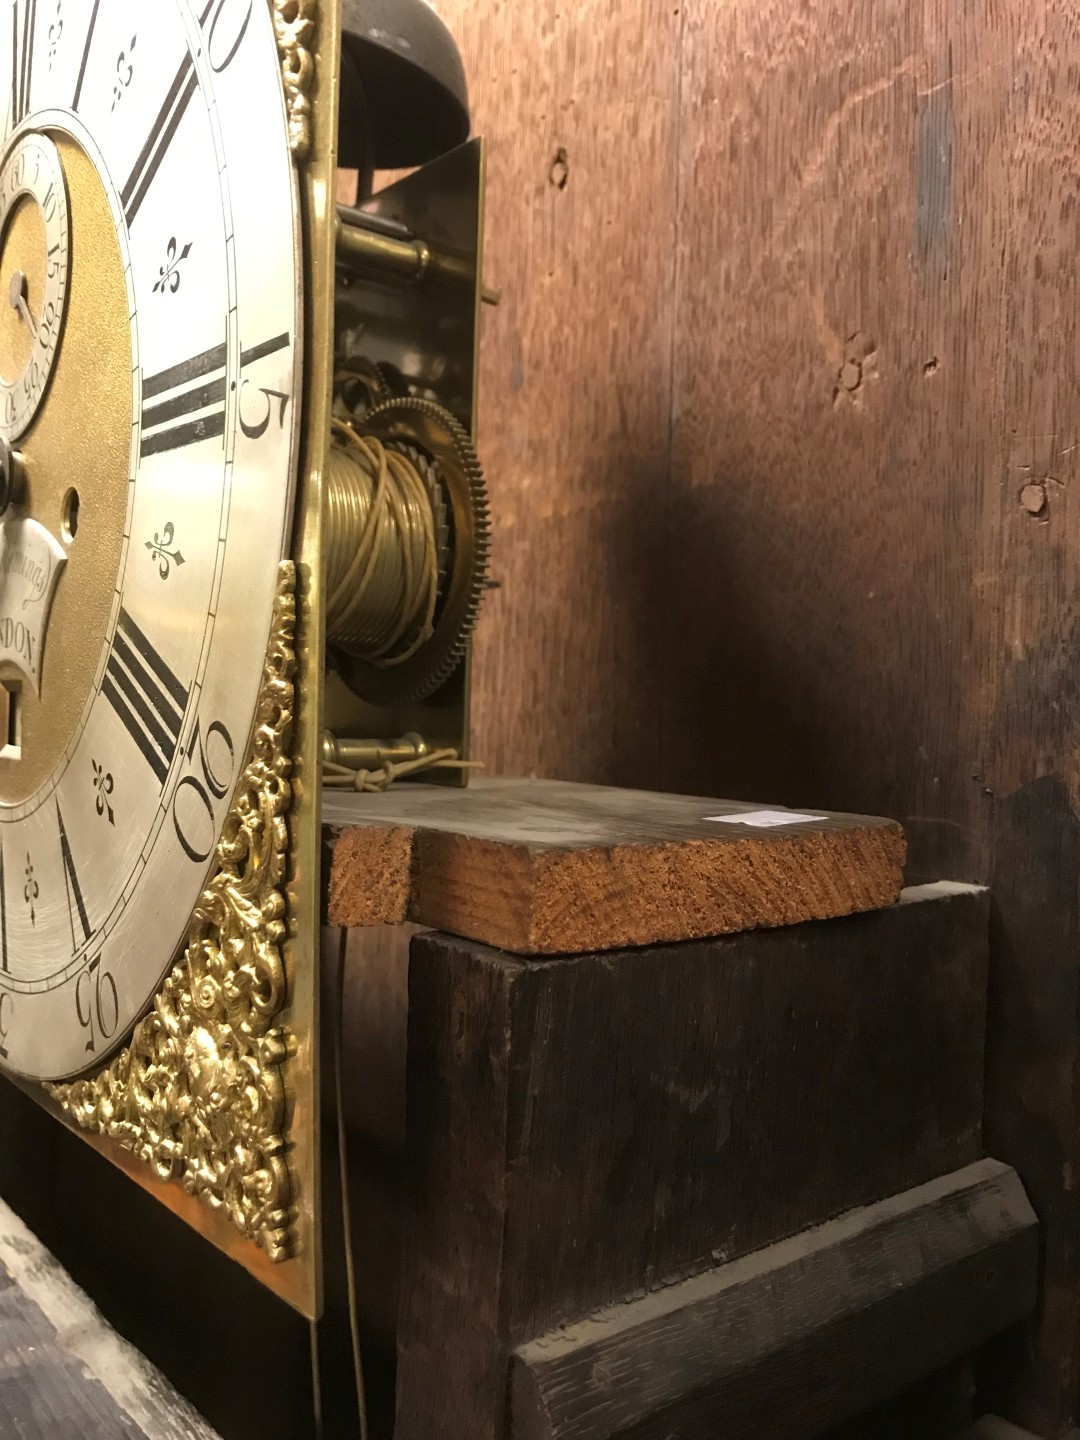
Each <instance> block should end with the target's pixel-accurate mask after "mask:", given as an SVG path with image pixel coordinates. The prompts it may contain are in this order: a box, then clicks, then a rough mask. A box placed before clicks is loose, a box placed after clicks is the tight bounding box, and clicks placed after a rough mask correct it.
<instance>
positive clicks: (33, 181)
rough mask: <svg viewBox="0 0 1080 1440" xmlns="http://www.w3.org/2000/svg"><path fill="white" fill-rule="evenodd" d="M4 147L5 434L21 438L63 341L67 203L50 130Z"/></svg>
mask: <svg viewBox="0 0 1080 1440" xmlns="http://www.w3.org/2000/svg"><path fill="white" fill-rule="evenodd" d="M4 153H5V160H4V164H3V168H2V169H0V286H2V287H3V292H4V295H5V296H6V297H7V304H8V313H7V315H6V317H5V320H4V322H3V328H2V330H0V335H2V340H0V352H2V358H0V435H3V437H4V438H5V439H7V440H16V439H18V437H19V436H20V435H21V434H22V433H23V431H24V430H25V429H26V428H27V426H28V425H29V424H30V422H31V420H33V418H34V415H35V413H36V411H37V408H38V406H39V405H40V403H41V400H42V397H43V395H44V394H45V389H46V387H47V385H48V383H49V377H50V375H51V374H52V368H53V362H54V360H55V359H56V348H57V345H58V344H59V342H60V332H61V329H62V327H63V323H64V305H65V300H66V298H67V277H68V233H69V232H68V203H67V183H66V181H65V179H64V170H63V166H62V165H61V163H60V155H59V152H58V151H57V148H56V146H55V145H54V144H53V142H52V141H51V140H50V139H49V138H48V136H46V135H39V134H35V133H34V132H32V131H31V132H28V133H26V134H23V135H21V136H19V137H18V138H17V139H16V140H15V141H14V142H13V143H12V144H10V145H8V146H7V148H6V150H5V152H4ZM24 267H25V268H24ZM31 276H32V277H33V281H31Z"/></svg>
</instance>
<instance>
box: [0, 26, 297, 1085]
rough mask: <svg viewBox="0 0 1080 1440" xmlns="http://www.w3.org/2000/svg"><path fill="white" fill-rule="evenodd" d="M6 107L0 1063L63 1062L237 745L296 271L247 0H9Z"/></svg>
mask: <svg viewBox="0 0 1080 1440" xmlns="http://www.w3.org/2000/svg"><path fill="white" fill-rule="evenodd" d="M5 90H6V94H5V93H4V91H5ZM4 115H6V121H4V122H3V126H2V129H3V140H2V143H0V387H2V390H0V440H2V441H3V442H4V444H3V445H2V446H0V458H2V459H3V462H4V465H5V466H6V467H7V470H8V471H10V474H11V475H12V476H13V477H15V483H13V484H12V486H11V487H10V493H11V503H10V504H9V505H8V507H7V509H6V510H5V511H4V513H3V516H2V518H0V1067H4V1068H7V1069H9V1070H11V1071H13V1072H15V1073H17V1074H19V1075H22V1076H25V1077H29V1078H31V1079H35V1080H58V1079H66V1078H69V1077H71V1076H74V1075H78V1074H84V1073H88V1072H92V1071H94V1070H97V1069H100V1068H101V1066H102V1064H103V1062H104V1061H105V1059H106V1057H107V1056H108V1055H109V1053H110V1052H111V1051H113V1050H115V1049H116V1047H117V1046H118V1045H120V1044H121V1043H122V1042H123V1041H124V1039H125V1038H126V1037H127V1035H129V1034H130V1032H131V1029H132V1026H133V1025H134V1024H135V1022H136V1021H137V1020H138V1019H139V1018H140V1016H141V1015H143V1014H144V1013H145V1012H146V1011H147V1009H148V1008H149V1006H150V1005H151V1004H152V1002H153V998H154V995H155V993H156V992H157V990H158V989H159V987H160V985H161V983H162V980H163V978H164V976H165V975H166V974H167V973H168V971H169V969H170V968H171V966H172V965H173V964H174V963H175V961H176V959H177V957H178V956H179V955H180V954H181V953H182V950H183V946H184V943H185V938H186V935H187V930H188V924H189V920H190V916H191V914H192V911H193V909H194V907H195V905H196V902H197V900H198V898H199V895H200V893H201V891H202V890H203V888H204V886H205V884H206V882H207V878H208V876H209V874H210V871H211V868H212V866H213V863H214V857H215V851H216V846H217V843H218V840H219V838H220V835H221V831H222V827H223V825H224V824H225V821H226V816H227V815H228V811H229V807H230V804H231V802H232V798H233V792H234V789H235V787H236V785H237V782H238V780H239V778H240V775H241V773H242V770H243V767H244V763H245V759H246V755H247V752H248V749H249V746H250V743H251V737H252V729H253V723H254V716H255V711H256V706H257V702H258V697H259V692H260V686H261V680H262V672H263V665H264V660H265V657H266V650H267V642H268V638H269V635H270V629H271V619H272V615H273V608H274V598H275V593H276V590H277V585H278V576H279V569H280V564H281V561H282V559H283V558H284V557H285V556H287V554H288V553H289V546H290V534H291V523H292V520H291V516H292V504H293V484H294V471H295V453H296V443H297V434H298V422H299V413H298V412H299V408H300V406H299V398H298V384H299V377H300V355H299V338H298V337H299V336H300V335H301V333H302V317H301V314H300V299H299V296H300V293H301V277H302V270H301V263H300V253H299V241H298V238H297V236H298V222H297V200H296V190H295V185H296V179H295V170H294V165H293V160H292V154H291V151H290V146H289V135H288V128H287V123H286V112H285V101H284V96H283V93H282V83H281V60H280V56H279V54H278V49H277V43H276V40H275V36H274V31H273V26H272V22H271V17H270V10H269V7H268V6H267V4H266V0H153V3H152V4H148V3H147V0H14V3H13V0H0V118H2V117H3V116H4Z"/></svg>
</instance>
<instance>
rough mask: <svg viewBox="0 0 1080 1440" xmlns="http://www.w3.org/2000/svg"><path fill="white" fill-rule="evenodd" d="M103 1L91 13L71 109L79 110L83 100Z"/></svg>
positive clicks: (99, 0) (95, 4)
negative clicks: (84, 83) (91, 51)
mask: <svg viewBox="0 0 1080 1440" xmlns="http://www.w3.org/2000/svg"><path fill="white" fill-rule="evenodd" d="M100 6H101V0H94V8H93V10H91V11H90V24H89V25H88V26H87V27H86V41H85V43H84V45H83V53H82V60H81V62H80V64H79V78H78V80H76V82H75V98H74V100H72V102H71V108H72V109H73V110H78V108H79V101H80V100H81V99H82V87H83V81H84V80H85V79H86V63H87V61H88V60H89V59H90V46H91V45H92V44H93V43H94V30H95V28H96V26H97V17H98V10H99V8H100Z"/></svg>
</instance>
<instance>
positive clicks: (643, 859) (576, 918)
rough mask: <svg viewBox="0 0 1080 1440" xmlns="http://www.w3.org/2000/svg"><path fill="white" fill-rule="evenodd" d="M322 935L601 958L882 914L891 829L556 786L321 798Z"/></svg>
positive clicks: (414, 789) (497, 785)
mask: <svg viewBox="0 0 1080 1440" xmlns="http://www.w3.org/2000/svg"><path fill="white" fill-rule="evenodd" d="M323 823H324V826H325V827H326V829H327V833H328V837H329V838H328V842H327V843H328V845H329V848H330V850H331V852H332V862H331V867H330V890H329V904H328V918H329V921H330V923H331V924H332V925H341V926H356V925H375V924H380V923H382V922H393V921H395V920H401V919H404V918H408V919H409V920H411V921H413V922H415V923H416V924H418V925H427V926H431V927H433V928H436V929H440V930H447V931H449V932H450V933H451V934H454V935H466V936H469V937H471V938H472V939H475V940H483V941H484V942H485V943H487V944H490V945H499V946H501V947H502V948H503V949H505V950H512V951H515V952H517V953H521V954H559V953H566V952H573V951H585V950H612V949H617V948H618V947H620V946H624V945H651V944H655V943H657V942H660V941H671V940H694V939H698V938H700V937H702V936H706V935H720V934H726V933H729V932H732V931H735V930H749V929H754V928H755V927H759V926H770V925H794V924H798V923H799V922H801V921H804V920H823V919H829V918H831V917H834V916H837V915H850V914H853V913H855V912H857V911H861V910H871V909H874V908H876V907H879V906H882V905H891V904H893V903H894V901H895V900H896V899H897V897H898V896H899V894H900V888H901V885H902V870H903V863H904V854H905V849H904V837H903V832H902V831H901V829H900V827H899V826H898V825H897V824H896V823H895V822H894V821H891V820H881V819H875V818H872V817H867V816H859V815H833V814H825V813H823V812H816V813H812V814H809V815H808V814H801V813H797V812H794V811H783V810H778V811H771V810H767V811H762V810H761V809H760V807H754V806H750V805H742V804H738V803H732V802H731V801H724V800H710V799H706V798H703V797H700V796H692V795H690V796H688V795H659V794H656V793H655V792H643V791H636V790H620V789H617V788H615V787H612V786H596V785H577V784H573V783H571V782H565V781H556V780H492V779H481V780H479V781H476V782H474V783H473V784H472V785H471V786H470V787H469V789H468V790H467V791H465V792H460V791H452V790H445V789H441V788H437V787H435V786H421V785H412V786H398V787H396V788H395V789H393V790H392V791H390V792H388V793H386V794H384V795H357V794H353V793H346V792H335V793H330V794H328V795H327V796H326V798H325V801H324V804H323Z"/></svg>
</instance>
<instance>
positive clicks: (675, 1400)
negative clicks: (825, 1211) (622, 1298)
mask: <svg viewBox="0 0 1080 1440" xmlns="http://www.w3.org/2000/svg"><path fill="white" fill-rule="evenodd" d="M1038 1250H1039V1245H1038V1222H1037V1221H1036V1219H1035V1212H1034V1211H1033V1210H1032V1208H1031V1205H1030V1203H1029V1201H1028V1198H1027V1196H1026V1195H1025V1194H1024V1187H1023V1186H1022V1185H1021V1183H1020V1181H1019V1179H1018V1178H1017V1175H1016V1172H1015V1171H1014V1170H1011V1169H1010V1168H1009V1167H1008V1166H1005V1165H1002V1164H1000V1163H999V1162H998V1161H996V1160H983V1161H980V1162H979V1163H978V1164H975V1165H970V1166H968V1167H966V1168H965V1169H963V1170H959V1171H955V1172H953V1173H952V1174H951V1175H946V1176H944V1177H942V1178H940V1179H938V1180H932V1181H930V1182H929V1183H928V1184H926V1185H920V1186H918V1187H916V1188H914V1189H911V1190H908V1191H906V1192H905V1193H903V1194H902V1195H897V1196H893V1197H891V1198H889V1199H888V1200H882V1201H879V1202H878V1203H877V1204H876V1205H869V1206H866V1207H864V1208H862V1209H859V1210H854V1211H851V1212H849V1213H848V1214H846V1215H844V1216H842V1217H840V1218H839V1219H836V1220H832V1221H830V1222H829V1223H828V1224H826V1225H822V1226H819V1227H817V1228H815V1229H812V1230H809V1231H806V1232H805V1233H804V1234H802V1235H797V1236H794V1237H793V1238H791V1239H789V1240H782V1241H780V1242H779V1243H777V1244H775V1245H770V1246H768V1247H766V1248H765V1249H764V1250H758V1251H755V1252H754V1253H753V1254H751V1255H747V1256H744V1257H743V1258H742V1259H740V1260H734V1261H731V1262H730V1263H729V1264H727V1265H721V1266H719V1267H717V1268H716V1269H715V1270H712V1271H709V1272H707V1273H706V1274H704V1275H700V1276H697V1277H696V1278H694V1279H692V1280H685V1281H683V1282H682V1284H679V1285H671V1286H668V1287H666V1288H665V1289H663V1290H661V1291H658V1292H656V1293H655V1294H652V1295H648V1296H646V1297H644V1298H642V1299H640V1300H634V1301H630V1302H628V1303H626V1304H623V1305H618V1306H614V1307H612V1308H611V1309H609V1310H606V1311H603V1312H601V1313H600V1314H599V1315H596V1316H594V1317H591V1318H589V1319H587V1320H583V1321H580V1322H579V1323H578V1324H576V1325H572V1326H569V1327H566V1328H563V1329H560V1330H554V1331H551V1332H549V1333H548V1334H546V1335H543V1336H540V1337H539V1338H537V1339H535V1340H532V1341H530V1342H529V1343H528V1344H526V1345H523V1346H522V1347H521V1348H520V1349H519V1350H518V1351H517V1354H516V1355H515V1357H514V1364H513V1375H512V1383H511V1394H512V1422H511V1433H512V1435H513V1437H514V1440H616V1437H626V1440H629V1437H631V1436H632V1437H633V1440H669V1437H670V1436H672V1435H678V1436H680V1440H713V1437H714V1436H717V1435H723V1436H724V1437H725V1440H804V1437H806V1436H810V1435H818V1434H820V1433H821V1431H822V1430H823V1429H824V1428H825V1427H826V1426H828V1425H832V1424H834V1423H836V1422H837V1421H839V1420H842V1419H844V1418H846V1417H847V1416H849V1415H851V1414H853V1413H857V1412H859V1411H861V1410H863V1409H864V1408H865V1407H867V1406H869V1405H872V1404H874V1403H875V1402H877V1401H879V1400H881V1399H883V1398H885V1397H887V1396H889V1395H892V1394H895V1393H896V1392H897V1391H899V1390H902V1389H903V1388H904V1387H905V1386H907V1385H909V1384H910V1383H912V1382H913V1381H915V1380H918V1379H921V1378H922V1377H923V1376H925V1375H927V1374H930V1373H932V1372H933V1371H935V1370H937V1369H939V1368H941V1367H942V1366H944V1365H946V1364H949V1363H950V1362H952V1361H953V1360H955V1359H957V1358H958V1357H959V1356H961V1355H963V1354H965V1353H966V1352H967V1351H969V1350H970V1349H972V1348H973V1347H974V1346H975V1345H978V1344H979V1343H980V1342H982V1341H984V1340H986V1339H988V1338H989V1337H990V1336H992V1335H995V1334H997V1333H998V1332H999V1331H1001V1330H1003V1329H1004V1328H1005V1327H1006V1326H1008V1325H1010V1324H1012V1323H1014V1322H1015V1321H1018V1320H1021V1319H1023V1318H1024V1317H1025V1316H1027V1315H1028V1314H1030V1312H1031V1310H1032V1309H1033V1308H1034V1306H1035V1298H1036V1288H1037V1283H1036V1282H1037V1276H1038V1263H1039V1258H1038Z"/></svg>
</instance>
